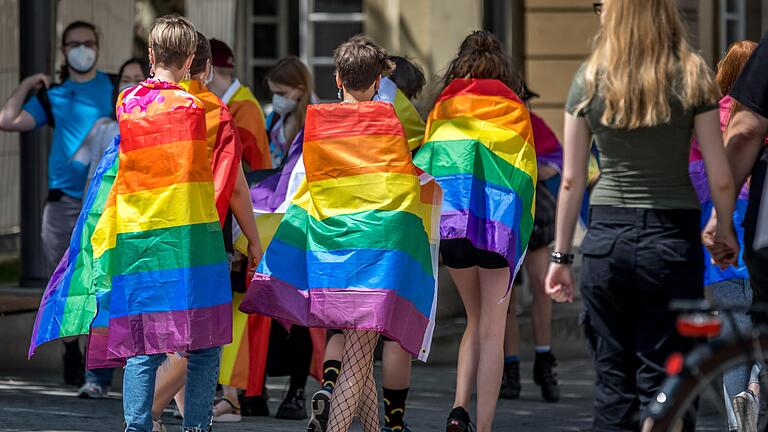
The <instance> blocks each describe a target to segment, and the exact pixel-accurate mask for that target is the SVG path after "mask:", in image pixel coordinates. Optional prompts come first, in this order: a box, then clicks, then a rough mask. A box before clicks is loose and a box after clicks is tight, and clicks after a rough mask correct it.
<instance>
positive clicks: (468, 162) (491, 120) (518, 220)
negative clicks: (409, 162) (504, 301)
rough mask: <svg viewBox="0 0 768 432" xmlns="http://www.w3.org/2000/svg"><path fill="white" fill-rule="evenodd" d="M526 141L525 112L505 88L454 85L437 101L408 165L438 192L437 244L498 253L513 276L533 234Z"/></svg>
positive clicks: (532, 184) (487, 83)
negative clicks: (464, 244)
mask: <svg viewBox="0 0 768 432" xmlns="http://www.w3.org/2000/svg"><path fill="white" fill-rule="evenodd" d="M533 141H534V138H533V131H532V128H531V120H530V116H529V113H528V110H527V109H526V108H525V105H524V104H523V102H522V101H521V100H520V98H518V97H517V95H516V94H515V93H514V92H513V91H512V90H510V89H509V88H508V87H507V86H506V85H504V84H503V83H501V82H500V81H497V80H489V79H455V80H453V81H452V82H451V83H450V84H449V85H448V86H447V87H446V88H445V90H444V91H443V93H442V94H441V95H440V97H439V98H438V99H437V101H436V103H435V107H434V108H433V110H432V112H431V113H430V115H429V118H428V119H427V131H426V138H425V143H424V145H423V146H422V148H421V149H420V150H419V152H418V153H417V154H416V157H415V159H414V161H415V163H416V165H418V166H419V167H420V168H422V169H423V170H424V171H426V172H428V173H430V174H432V175H433V176H434V177H435V179H436V180H437V182H438V183H439V184H440V186H442V188H443V191H444V194H445V196H444V199H443V209H442V217H441V221H440V236H441V238H443V239H453V238H467V239H469V240H470V241H471V242H472V244H473V245H474V246H475V247H477V248H479V249H484V250H489V251H492V252H496V253H498V254H501V255H502V256H504V257H505V258H506V259H507V262H508V263H509V266H510V269H512V270H513V272H512V274H511V277H512V278H514V274H515V273H516V272H517V269H518V268H519V266H520V264H521V263H522V260H523V257H524V256H525V252H526V249H527V247H528V240H529V237H530V235H531V231H532V229H533V214H534V195H535V190H536V180H537V178H536V177H537V167H536V151H535V149H534V142H533Z"/></svg>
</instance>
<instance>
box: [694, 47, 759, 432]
mask: <svg viewBox="0 0 768 432" xmlns="http://www.w3.org/2000/svg"><path fill="white" fill-rule="evenodd" d="M766 73H768V33H765V34H764V35H763V38H762V39H761V40H760V43H759V44H758V46H757V48H756V49H755V51H754V52H753V54H752V56H751V57H750V58H749V61H748V62H747V64H746V65H745V66H744V69H743V70H742V72H741V74H740V75H739V77H738V79H736V82H735V83H734V84H733V86H732V87H731V89H730V96H731V97H732V98H733V99H734V103H738V104H739V105H740V106H739V109H737V110H734V112H733V113H732V115H731V121H730V122H729V123H728V128H727V129H726V132H725V147H726V154H727V156H728V162H729V165H730V167H731V171H732V172H733V176H734V181H735V183H736V184H743V183H744V181H746V179H747V178H748V177H749V179H750V180H749V197H748V203H747V210H746V213H745V215H744V222H743V224H742V225H743V227H744V261H745V263H746V265H747V270H748V271H749V283H750V286H751V287H752V295H753V300H754V302H756V303H765V302H768V231H766V230H768V211H766V210H765V205H766V204H765V203H768V197H766V193H767V192H766V191H768V188H766V187H765V182H766V171H768V152H766V150H765V149H766V145H765V139H766V136H768V75H766ZM727 223H728V221H727V219H725V220H723V219H722V217H721V216H720V212H719V211H718V212H717V213H715V212H713V213H712V217H711V219H710V221H709V223H708V225H707V228H706V229H705V244H707V243H709V244H710V245H712V244H714V243H715V240H716V238H717V237H716V234H717V232H718V229H722V227H723V226H727V225H726V224H727ZM712 249H713V250H712V256H713V258H714V259H719V258H721V257H722V256H724V255H727V254H728V253H729V250H728V249H727V248H723V247H714V248H712ZM751 315H752V321H753V323H754V325H756V326H765V325H766V324H768V315H767V314H766V313H764V312H753V313H751ZM761 423H763V422H762V421H761ZM760 427H763V425H762V424H761V425H760ZM761 430H762V429H761Z"/></svg>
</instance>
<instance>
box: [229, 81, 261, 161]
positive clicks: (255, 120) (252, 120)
mask: <svg viewBox="0 0 768 432" xmlns="http://www.w3.org/2000/svg"><path fill="white" fill-rule="evenodd" d="M221 99H222V100H223V101H224V103H225V104H227V106H228V107H229V110H230V111H231V112H232V117H234V119H235V126H236V127H237V133H238V135H239V136H240V142H241V143H242V145H243V160H244V161H245V163H247V164H248V166H249V167H250V169H252V170H258V169H265V168H271V167H272V159H271V158H270V156H269V139H268V138H267V132H266V127H265V125H264V112H263V111H262V110H261V105H259V101H257V100H256V98H255V97H254V96H253V93H251V90H250V89H249V88H248V87H246V86H244V85H242V84H241V83H240V81H239V80H237V79H235V80H234V81H233V82H232V84H231V85H230V86H229V89H227V91H226V93H224V95H223V96H222V98H221Z"/></svg>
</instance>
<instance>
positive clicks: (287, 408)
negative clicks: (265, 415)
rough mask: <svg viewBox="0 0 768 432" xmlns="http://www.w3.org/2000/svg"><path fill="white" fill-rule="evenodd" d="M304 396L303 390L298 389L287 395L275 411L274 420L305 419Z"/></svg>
mask: <svg viewBox="0 0 768 432" xmlns="http://www.w3.org/2000/svg"><path fill="white" fill-rule="evenodd" d="M306 404H307V402H306V396H305V395H304V389H298V390H296V392H291V393H288V396H286V398H285V399H284V400H283V403H281V404H280V408H278V409H277V414H276V415H275V418H278V419H281V420H304V419H305V418H307V406H306Z"/></svg>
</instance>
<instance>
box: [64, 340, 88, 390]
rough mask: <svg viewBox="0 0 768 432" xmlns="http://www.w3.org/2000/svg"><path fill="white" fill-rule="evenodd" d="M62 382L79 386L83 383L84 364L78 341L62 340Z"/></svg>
mask: <svg viewBox="0 0 768 432" xmlns="http://www.w3.org/2000/svg"><path fill="white" fill-rule="evenodd" d="M64 384H67V385H71V386H76V387H80V386H82V385H83V384H85V365H84V364H83V354H82V353H81V352H80V342H78V341H74V342H64Z"/></svg>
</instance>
